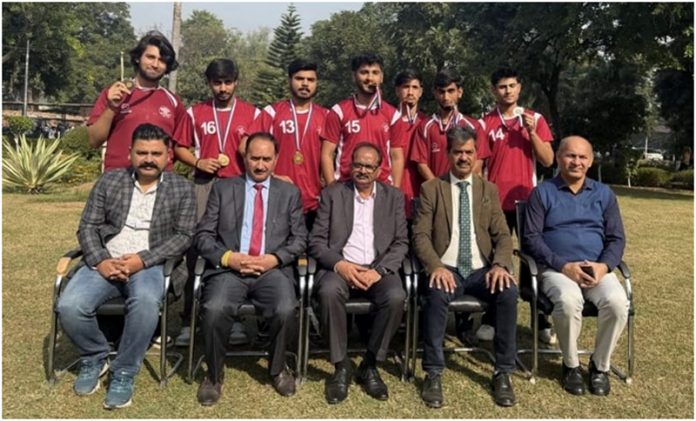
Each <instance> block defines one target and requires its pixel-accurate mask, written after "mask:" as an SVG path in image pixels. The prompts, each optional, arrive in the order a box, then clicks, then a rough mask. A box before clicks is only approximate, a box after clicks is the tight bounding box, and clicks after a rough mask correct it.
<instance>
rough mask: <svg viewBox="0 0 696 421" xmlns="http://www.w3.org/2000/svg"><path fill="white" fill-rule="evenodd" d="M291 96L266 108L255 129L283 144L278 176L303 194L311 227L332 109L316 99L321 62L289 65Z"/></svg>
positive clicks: (277, 166) (295, 61)
mask: <svg viewBox="0 0 696 421" xmlns="http://www.w3.org/2000/svg"><path fill="white" fill-rule="evenodd" d="M288 82H289V85H290V94H291V98H290V99H288V100H282V101H278V102H276V103H275V104H272V105H268V106H267V107H266V108H264V109H263V113H261V117H260V118H259V119H257V120H256V122H255V123H254V128H253V132H257V131H263V132H268V133H271V134H272V135H273V136H274V137H275V138H276V139H278V144H279V146H280V153H279V154H278V164H277V165H276V169H275V173H274V174H275V176H277V177H280V178H283V179H285V180H286V181H289V182H291V183H293V184H294V185H295V186H297V187H298V188H299V189H300V192H301V193H302V204H303V209H304V214H305V222H306V224H307V229H308V230H311V229H312V225H313V224H314V219H315V218H316V215H317V208H318V207H319V192H320V191H321V179H320V171H321V169H320V162H321V136H322V133H323V131H324V124H325V120H326V115H327V113H328V112H329V110H327V109H326V108H324V107H321V106H319V105H317V104H314V103H313V102H312V99H313V98H314V95H316V93H317V64H316V63H312V62H309V61H307V60H304V59H297V60H294V61H293V62H291V63H290V64H289V65H288Z"/></svg>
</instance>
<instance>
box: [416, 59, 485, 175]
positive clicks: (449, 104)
mask: <svg viewBox="0 0 696 421" xmlns="http://www.w3.org/2000/svg"><path fill="white" fill-rule="evenodd" d="M463 94H464V90H463V89H462V78H461V76H460V75H459V73H457V72H456V71H455V70H454V69H449V68H446V69H443V70H441V71H440V72H439V73H438V74H437V75H435V81H434V83H433V96H434V97H435V101H436V102H437V106H438V111H437V113H435V114H433V115H432V117H430V119H429V120H427V121H426V122H425V123H423V124H422V125H421V126H420V128H419V129H418V131H417V133H416V139H415V141H414V147H413V151H412V152H411V161H413V162H415V164H416V165H417V167H418V172H419V173H420V175H421V177H422V178H423V180H424V181H428V180H432V179H434V178H437V177H440V176H442V175H444V174H447V172H448V171H449V170H450V162H449V159H448V153H447V130H448V129H450V128H451V127H465V128H468V129H469V130H471V131H472V132H474V133H476V141H477V148H479V149H478V157H479V161H477V162H476V166H475V167H474V172H476V173H477V174H480V172H481V160H482V159H485V158H487V157H488V149H487V148H486V146H487V145H486V144H485V139H486V136H485V133H484V132H483V130H482V129H481V126H480V124H479V122H478V121H476V119H474V118H473V117H469V116H465V115H464V114H462V113H460V112H459V110H458V109H457V104H458V103H459V100H460V99H461V98H462V95H463Z"/></svg>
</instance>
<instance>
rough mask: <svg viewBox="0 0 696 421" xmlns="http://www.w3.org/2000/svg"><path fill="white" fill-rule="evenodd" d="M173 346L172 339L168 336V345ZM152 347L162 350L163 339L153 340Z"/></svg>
mask: <svg viewBox="0 0 696 421" xmlns="http://www.w3.org/2000/svg"><path fill="white" fill-rule="evenodd" d="M171 344H172V337H171V336H167V345H171ZM151 345H152V347H153V348H160V347H161V346H162V337H161V336H155V337H154V338H152V342H151Z"/></svg>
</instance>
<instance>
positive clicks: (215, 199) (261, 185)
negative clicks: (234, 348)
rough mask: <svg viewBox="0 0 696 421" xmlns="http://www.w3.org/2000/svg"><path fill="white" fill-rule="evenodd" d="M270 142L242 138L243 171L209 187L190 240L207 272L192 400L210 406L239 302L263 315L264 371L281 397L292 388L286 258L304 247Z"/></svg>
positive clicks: (291, 292) (291, 294)
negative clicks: (202, 365)
mask: <svg viewBox="0 0 696 421" xmlns="http://www.w3.org/2000/svg"><path fill="white" fill-rule="evenodd" d="M277 160H278V143H277V142H276V140H275V139H274V138H273V136H272V135H270V134H269V133H254V134H252V135H251V136H249V139H248V144H247V148H246V152H245V156H244V164H245V167H246V175H245V176H241V177H235V178H227V179H221V180H219V181H218V182H216V183H215V184H214V185H213V188H212V191H211V192H210V198H209V200H208V206H207V208H206V211H205V215H204V216H203V219H202V220H201V222H200V223H199V224H198V228H197V232H196V238H195V244H196V248H197V249H198V251H199V252H200V254H201V256H203V257H204V258H205V259H206V260H207V261H208V264H209V265H210V266H212V267H213V269H211V270H208V271H206V273H205V274H204V276H205V278H206V280H205V286H204V289H203V296H202V298H201V305H202V307H201V318H202V322H201V330H202V332H203V338H204V340H205V359H206V362H207V364H208V373H207V375H206V377H205V379H204V380H203V382H202V383H201V385H200V387H199V388H198V394H197V398H198V402H199V403H200V404H201V405H204V406H210V405H214V404H216V403H217V402H218V400H219V399H220V394H221V392H222V382H223V378H224V368H225V365H224V359H225V351H226V347H227V336H228V334H229V331H230V328H231V327H232V323H233V320H234V317H235V316H236V315H237V311H238V309H239V305H240V304H241V303H242V302H243V301H244V300H245V299H247V298H248V299H249V300H251V302H252V303H253V304H254V306H255V307H256V308H257V309H258V312H259V313H260V314H262V315H264V316H265V317H266V318H268V320H269V325H270V328H269V336H270V338H271V343H270V347H269V355H270V362H269V364H268V366H269V373H270V375H271V377H272V379H273V387H274V388H275V390H276V391H277V392H278V393H279V394H280V395H282V396H290V395H293V394H294V393H295V378H294V376H293V375H292V373H291V372H290V370H289V369H288V367H287V364H286V357H285V351H286V348H287V343H288V340H289V338H290V335H291V333H292V331H293V329H292V324H293V323H292V322H293V320H294V317H295V311H296V307H297V299H296V298H295V297H296V294H295V286H294V281H293V266H292V265H293V263H294V262H295V261H296V260H297V258H298V257H299V256H300V255H301V254H302V253H303V252H304V251H305V247H306V246H307V229H306V228H305V224H304V221H303V218H302V200H301V198H300V192H299V190H297V188H296V187H295V186H293V185H292V184H290V183H286V182H285V181H281V180H278V179H277V178H275V177H271V174H272V173H273V169H274V168H275V164H276V161H277Z"/></svg>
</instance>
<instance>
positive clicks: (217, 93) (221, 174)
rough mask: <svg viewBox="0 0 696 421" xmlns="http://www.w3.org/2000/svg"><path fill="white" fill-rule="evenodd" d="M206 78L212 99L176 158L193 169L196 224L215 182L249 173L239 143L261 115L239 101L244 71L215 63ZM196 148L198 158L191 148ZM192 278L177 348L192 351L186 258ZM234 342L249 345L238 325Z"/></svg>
mask: <svg viewBox="0 0 696 421" xmlns="http://www.w3.org/2000/svg"><path fill="white" fill-rule="evenodd" d="M205 77H206V79H207V80H208V87H209V88H210V92H211V93H212V95H213V97H212V98H211V99H209V100H207V101H205V102H202V103H198V104H195V105H193V106H191V107H189V109H188V110H187V112H186V113H187V116H186V118H185V119H184V122H183V124H181V125H180V126H179V127H178V129H177V131H176V133H175V135H174V137H175V139H176V142H177V144H176V145H175V146H174V155H175V156H176V158H177V159H178V160H180V161H181V162H183V163H185V164H187V165H189V166H191V167H193V168H194V173H193V184H194V186H195V190H196V208H197V212H196V216H197V221H200V219H201V218H202V217H203V213H204V212H205V208H206V204H207V202H208V195H209V194H210V189H211V188H212V186H213V181H215V180H216V179H218V178H230V177H237V176H238V175H240V174H242V173H243V172H244V163H243V162H242V160H241V157H240V156H238V155H237V149H238V147H239V144H240V142H242V141H243V140H245V139H246V136H247V135H248V133H249V128H250V126H251V124H252V122H253V121H254V119H255V118H256V117H258V115H259V114H260V113H261V112H260V111H259V110H258V109H257V108H256V107H254V106H253V105H251V104H249V103H247V102H245V101H242V100H241V99H239V98H236V97H235V96H234V92H235V90H236V89H237V79H238V78H239V68H238V67H237V65H236V63H235V62H234V61H233V60H230V59H215V60H213V61H211V62H210V64H208V67H207V68H206V69H205ZM191 147H194V148H195V154H194V153H191V151H190V150H189V148H191ZM186 261H187V266H188V278H187V279H186V285H185V286H184V312H183V313H182V322H181V324H182V328H181V333H180V334H179V336H177V338H176V341H175V344H176V345H177V346H186V345H188V342H189V338H190V335H191V329H190V325H191V307H192V306H193V297H192V291H193V278H194V275H193V271H194V266H195V263H196V253H195V251H194V250H193V249H191V250H189V252H188V254H187V259H186ZM230 339H231V341H232V342H233V343H235V344H239V343H245V342H246V341H247V337H246V332H245V331H244V325H243V324H242V323H241V322H238V323H236V324H235V326H234V328H233V330H232V335H231V337H230Z"/></svg>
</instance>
